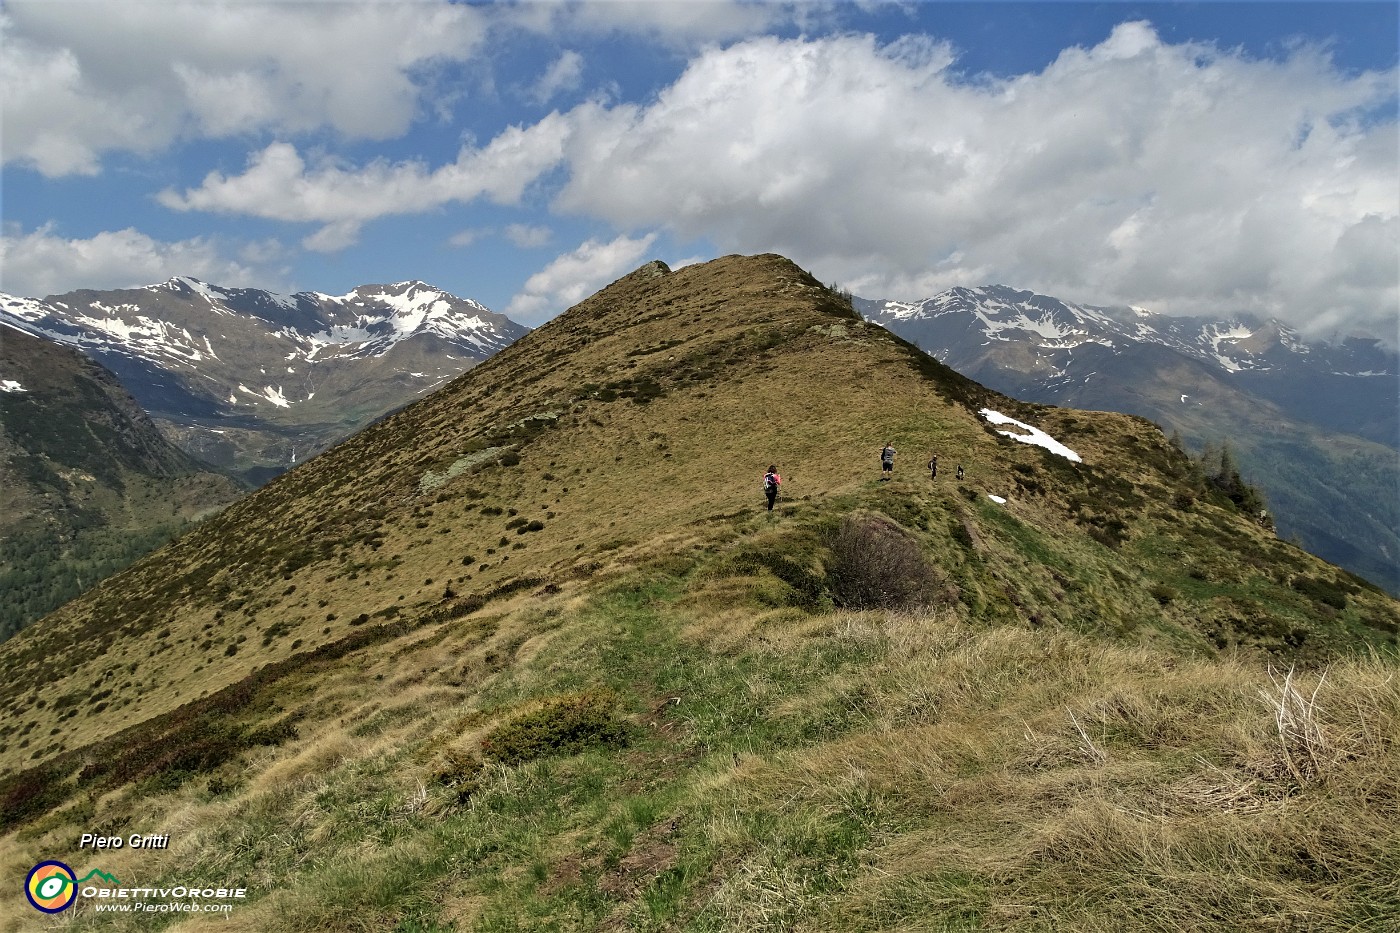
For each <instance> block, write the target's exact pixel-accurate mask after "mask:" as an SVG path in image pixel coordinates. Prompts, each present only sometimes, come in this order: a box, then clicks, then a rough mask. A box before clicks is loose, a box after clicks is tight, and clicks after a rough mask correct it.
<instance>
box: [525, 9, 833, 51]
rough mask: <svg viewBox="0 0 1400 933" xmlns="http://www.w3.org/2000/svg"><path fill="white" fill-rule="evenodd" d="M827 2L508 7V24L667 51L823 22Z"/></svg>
mask: <svg viewBox="0 0 1400 933" xmlns="http://www.w3.org/2000/svg"><path fill="white" fill-rule="evenodd" d="M835 6H836V4H833V3H814V2H805V0H804V2H800V3H773V2H767V0H759V2H753V0H594V2H584V3H577V2H573V0H568V2H536V3H522V4H517V5H513V6H511V7H510V8H509V17H510V20H511V22H512V23H513V24H514V25H516V26H518V27H521V28H524V29H528V30H531V31H535V32H540V33H545V34H549V35H558V34H561V33H562V34H579V35H595V36H596V35H613V34H624V35H630V36H640V37H642V38H645V39H648V40H651V41H653V42H658V43H662V44H664V45H668V46H671V47H673V48H691V47H695V46H697V45H700V44H706V43H714V42H725V41H730V40H733V39H736V38H739V37H742V36H748V35H753V34H754V33H756V32H761V31H763V30H765V29H770V28H773V27H776V26H779V25H782V24H785V23H799V24H803V23H813V22H817V21H826V20H829V19H830V18H831V17H830V16H829V15H828V14H830V13H831V11H832V9H833V8H834V7H835Z"/></svg>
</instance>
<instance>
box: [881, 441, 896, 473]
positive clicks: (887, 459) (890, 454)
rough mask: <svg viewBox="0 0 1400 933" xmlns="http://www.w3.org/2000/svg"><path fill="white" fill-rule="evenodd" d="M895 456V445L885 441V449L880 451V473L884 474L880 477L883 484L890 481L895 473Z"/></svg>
mask: <svg viewBox="0 0 1400 933" xmlns="http://www.w3.org/2000/svg"><path fill="white" fill-rule="evenodd" d="M894 454H895V449H894V444H893V443H892V442H890V441H885V447H884V449H883V450H881V451H880V472H881V474H883V475H881V477H880V480H881V482H883V481H885V480H887V479H889V478H890V476H891V475H892V474H893V473H894Z"/></svg>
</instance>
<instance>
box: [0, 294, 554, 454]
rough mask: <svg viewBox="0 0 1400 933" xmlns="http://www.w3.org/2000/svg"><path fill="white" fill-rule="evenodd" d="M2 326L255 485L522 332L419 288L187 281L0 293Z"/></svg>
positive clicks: (472, 306)
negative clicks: (55, 351) (336, 291)
mask: <svg viewBox="0 0 1400 933" xmlns="http://www.w3.org/2000/svg"><path fill="white" fill-rule="evenodd" d="M0 324H3V325H7V326H8V327H11V328H14V329H17V330H22V331H25V332H27V333H30V334H33V335H35V336H38V337H43V338H46V339H48V340H52V341H55V342H58V343H63V344H67V345H69V346H72V347H75V348H77V349H79V350H82V351H83V352H85V353H87V354H88V355H89V356H92V357H93V358H95V359H98V360H100V361H101V362H102V363H103V364H104V365H106V366H108V367H109V368H111V369H112V370H113V371H114V372H116V373H117V375H118V376H119V377H120V378H121V380H122V382H123V383H124V384H125V385H126V386H127V387H128V388H129V389H130V390H131V392H132V394H133V395H135V396H136V398H137V400H138V401H140V403H141V404H142V406H143V407H144V408H145V409H146V410H147V411H149V412H150V413H151V414H152V416H153V417H154V418H155V419H156V421H157V423H159V424H160V425H161V427H162V428H163V429H164V430H166V431H167V433H169V434H170V435H171V436H172V438H173V439H174V440H175V441H176V442H177V443H179V444H180V445H181V446H182V447H184V448H185V449H186V450H188V451H190V452H191V453H194V454H196V455H197V456H201V457H203V458H205V459H207V460H210V461H211V462H214V463H217V464H220V465H222V466H227V467H232V468H234V469H237V470H240V471H243V472H245V473H248V474H249V475H250V476H251V478H254V479H258V478H262V477H265V476H266V475H269V474H270V473H273V472H276V471H278V470H280V469H283V468H285V467H287V466H290V465H292V464H293V463H295V462H296V461H297V460H298V459H305V458H306V457H307V456H309V455H310V454H312V453H315V452H317V451H319V450H320V449H322V448H324V447H325V446H327V445H328V444H329V443H332V442H333V441H335V440H337V439H339V438H340V437H343V436H345V435H346V434H348V433H349V432H350V431H353V430H355V429H356V428H358V427H360V426H362V425H363V424H366V423H368V422H369V421H372V420H373V419H374V418H376V417H378V416H380V415H382V414H384V413H385V412H387V411H390V410H392V409H394V408H397V407H399V406H401V405H403V404H405V403H406V402H408V401H410V400H412V399H413V398H415V397H417V396H418V395H421V394H423V393H424V392H427V391H429V390H431V389H433V388H436V387H437V386H439V385H441V384H443V383H444V382H446V381H448V380H449V379H452V378H453V377H455V376H457V375H460V374H461V373H462V372H465V371H466V370H467V369H470V368H471V367H472V366H474V365H476V364H477V363H478V362H480V361H481V360H483V359H485V358H486V357H488V356H491V355H492V354H494V353H495V352H496V351H498V350H500V349H501V348H503V347H505V346H507V345H509V344H510V343H511V342H512V341H514V340H516V339H517V338H519V337H520V336H522V335H523V334H525V333H526V332H527V331H528V328H526V327H524V326H522V325H520V324H517V323H515V322H514V321H511V320H510V319H509V318H507V317H505V316H504V315H501V314H496V313H493V312H492V311H489V310H488V309H487V308H486V307H484V306H483V305H481V304H479V303H478V302H475V301H472V300H470V299H464V298H458V297H457V296H455V295H451V294H449V293H447V292H444V291H442V290H440V289H436V288H433V287H431V286H429V285H426V284H424V283H422V282H399V283H396V284H392V285H362V286H360V287H359V288H356V289H354V290H352V291H351V292H349V293H348V294H345V295H327V294H321V293H319V292H300V293H298V294H295V295H278V294H274V293H271V292H266V291H261V290H257V289H246V288H223V287H220V286H216V285H210V284H207V283H204V282H200V281H198V280H196V279H192V278H187V277H177V278H173V279H171V280H170V281H168V282H164V283H161V284H159V285H151V286H147V287H144V288H132V289H118V290H113V291H77V292H71V293H69V294H65V295H56V296H50V297H48V298H44V299H35V298H19V297H13V296H9V295H0Z"/></svg>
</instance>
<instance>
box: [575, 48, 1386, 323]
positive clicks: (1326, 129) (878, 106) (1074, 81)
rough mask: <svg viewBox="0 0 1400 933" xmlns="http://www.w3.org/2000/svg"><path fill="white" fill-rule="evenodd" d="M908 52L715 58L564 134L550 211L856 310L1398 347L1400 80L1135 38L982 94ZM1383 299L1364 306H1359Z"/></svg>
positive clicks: (1318, 60) (981, 83)
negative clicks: (563, 162) (1145, 324)
mask: <svg viewBox="0 0 1400 933" xmlns="http://www.w3.org/2000/svg"><path fill="white" fill-rule="evenodd" d="M954 65H955V61H954V56H953V53H952V51H951V50H950V49H949V48H948V47H946V46H944V45H941V44H939V43H937V42H933V41H930V40H928V39H923V38H917V37H915V38H908V39H904V40H901V41H899V42H897V43H894V44H892V45H888V46H881V45H879V44H878V43H877V42H876V41H875V40H874V39H873V38H871V37H863V36H842V37H835V38H828V39H822V40H813V41H799V40H793V41H783V40H779V39H775V38H763V39H756V40H753V41H749V42H743V43H739V44H735V45H733V46H730V47H728V48H723V49H719V48H715V49H710V50H708V51H706V52H704V53H703V54H701V55H699V56H698V57H696V58H695V59H694V60H693V61H691V62H690V64H689V66H688V67H687V69H686V71H685V73H684V74H683V75H681V77H680V78H679V79H677V80H676V81H675V82H674V83H673V84H672V85H671V86H670V87H668V88H666V89H664V90H663V91H662V92H661V93H660V94H659V95H658V96H657V98H656V99H655V101H654V102H653V103H651V104H649V105H646V106H640V105H635V104H619V105H617V106H613V107H606V106H602V105H600V104H589V105H586V106H583V107H580V108H577V109H575V110H574V111H572V112H571V113H570V114H569V115H568V117H569V119H570V121H571V122H572V123H573V132H572V133H571V135H570V137H569V141H568V143H567V160H568V161H567V165H568V182H567V184H566V185H565V187H564V188H563V190H562V191H561V193H560V194H559V196H558V197H557V199H556V202H555V206H556V208H557V209H560V210H563V211H567V212H572V213H578V214H584V215H588V216H592V217H595V218H602V219H605V220H607V221H610V222H612V223H613V224H615V225H616V226H617V227H618V228H620V229H636V228H639V227H640V228H646V227H657V226H665V227H669V228H670V229H671V230H673V231H675V232H676V233H677V234H679V235H680V237H681V238H683V239H692V238H702V237H703V238H707V239H709V240H710V241H711V242H713V243H714V244H715V245H716V246H717V247H718V248H719V249H720V250H721V251H722V252H729V251H738V252H761V251H769V250H774V251H778V252H783V253H785V254H787V255H790V256H792V257H793V258H795V259H797V260H798V261H799V262H801V263H802V264H804V265H806V266H807V267H809V268H812V269H814V270H816V271H818V272H819V273H820V274H821V275H823V276H824V277H826V278H828V279H833V280H840V281H842V282H843V283H845V284H847V285H849V286H850V287H852V288H853V289H854V290H855V291H856V292H857V293H858V294H866V295H870V296H872V297H875V296H879V297H900V298H919V297H924V296H927V295H928V294H931V293H933V292H934V291H937V290H940V289H942V288H946V287H949V286H951V285H955V284H982V283H987V282H1003V283H1006V284H1011V285H1016V286H1019V287H1025V288H1034V289H1037V290H1040V291H1045V292H1048V293H1050V294H1055V295H1059V296H1061V297H1065V298H1068V299H1072V300H1087V301H1097V302H1123V303H1134V304H1140V305H1147V306H1150V307H1153V308H1155V309H1157V310H1160V311H1164V312H1167V313H1221V312H1230V311H1240V310H1247V311H1255V312H1261V313H1266V314H1272V315H1277V316H1281V317H1284V318H1286V319H1290V320H1292V321H1293V322H1294V323H1297V324H1300V325H1303V326H1304V327H1310V328H1312V329H1317V328H1321V327H1330V326H1334V325H1336V324H1338V323H1339V322H1350V323H1359V324H1370V325H1372V326H1381V327H1385V326H1386V325H1387V322H1390V323H1389V326H1390V329H1393V326H1394V325H1393V319H1394V316H1395V312H1396V308H1397V306H1400V294H1398V293H1397V269H1396V262H1395V256H1396V255H1397V254H1398V253H1400V242H1397V222H1396V218H1397V216H1398V215H1400V186H1397V183H1396V180H1397V175H1398V174H1400V171H1398V170H1397V140H1396V125H1395V122H1394V121H1393V119H1390V120H1388V121H1384V122H1375V120H1374V118H1372V119H1370V120H1369V121H1368V120H1367V119H1363V118H1362V116H1361V115H1362V114H1365V113H1368V112H1369V113H1374V112H1376V110H1377V109H1378V108H1383V107H1385V106H1387V105H1389V106H1392V107H1393V105H1394V103H1393V102H1394V99H1395V88H1396V72H1395V71H1393V70H1392V71H1389V72H1386V73H1379V74H1377V73H1366V74H1359V75H1349V74H1345V73H1343V72H1340V71H1339V70H1337V69H1335V68H1333V67H1332V65H1331V63H1330V61H1329V60H1328V59H1327V57H1326V56H1325V54H1323V53H1321V52H1319V51H1318V50H1316V49H1312V48H1308V47H1301V48H1298V49H1295V50H1294V51H1293V52H1292V53H1291V54H1290V56H1289V57H1288V58H1286V59H1285V60H1282V61H1259V60H1251V59H1249V58H1246V57H1244V56H1242V55H1241V54H1239V53H1237V52H1233V51H1222V50H1220V49H1217V48H1214V47H1212V46H1206V45H1201V44H1183V45H1168V44H1166V43H1164V42H1162V41H1161V39H1160V38H1159V37H1158V36H1157V34H1156V33H1155V32H1154V31H1153V30H1152V28H1151V27H1150V26H1149V25H1148V24H1145V23H1126V24H1123V25H1121V26H1119V27H1118V28H1117V29H1115V30H1114V32H1113V33H1112V35H1111V36H1110V37H1108V38H1107V39H1106V40H1105V41H1104V42H1102V43H1101V44H1099V45H1098V46H1096V47H1093V48H1088V49H1083V48H1072V49H1068V50H1066V51H1065V52H1063V53H1062V54H1061V55H1060V56H1059V58H1058V59H1057V60H1056V61H1055V62H1053V63H1052V64H1051V65H1050V66H1048V67H1047V68H1046V69H1044V70H1043V71H1042V72H1039V73H1035V74H1027V75H1023V76H1019V77H1015V78H1010V79H1005V80H1002V79H991V78H984V77H979V78H977V79H975V80H969V79H968V78H967V77H966V76H963V75H959V74H958V73H956V71H955V70H954V68H953V66H954ZM1364 283H1369V284H1364Z"/></svg>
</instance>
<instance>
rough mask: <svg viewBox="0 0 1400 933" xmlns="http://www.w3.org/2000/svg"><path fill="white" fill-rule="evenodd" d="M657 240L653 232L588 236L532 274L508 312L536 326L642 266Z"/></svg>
mask: <svg viewBox="0 0 1400 933" xmlns="http://www.w3.org/2000/svg"><path fill="white" fill-rule="evenodd" d="M655 240H656V234H654V233H650V234H647V235H646V236H644V237H641V238H640V239H633V238H631V237H627V236H619V237H618V238H617V239H615V240H612V241H611V242H608V243H603V242H600V241H598V240H588V241H587V242H585V243H583V244H582V245H580V246H579V247H578V248H577V249H575V250H573V251H572V252H569V253H564V254H562V255H560V256H558V257H556V258H555V259H554V261H553V262H551V263H550V264H549V265H547V266H545V267H544V268H543V269H541V270H540V271H539V272H536V273H535V274H534V275H532V276H530V278H529V279H528V280H527V281H526V282H525V287H524V288H523V289H522V291H521V292H520V294H518V295H516V296H515V297H514V298H512V299H511V301H510V306H509V307H507V308H506V311H505V313H506V314H508V315H509V316H510V317H511V318H513V319H514V320H517V321H519V322H520V323H522V324H528V325H530V326H531V327H534V326H537V325H539V324H541V323H543V322H544V321H547V320H549V319H550V318H552V317H553V316H554V315H556V314H558V313H559V312H561V311H564V310H566V309H567V308H570V307H572V306H573V305H576V304H578V303H579V302H580V301H582V300H583V299H585V298H587V297H588V296H589V295H591V294H593V293H594V292H596V291H597V290H598V289H600V288H602V287H603V286H604V285H607V284H608V283H610V282H612V281H613V280H615V279H617V278H619V277H621V276H622V275H625V274H626V273H628V272H631V271H632V270H633V269H635V268H636V267H638V266H640V265H641V264H642V262H643V261H644V257H645V256H646V253H647V251H648V250H650V249H651V244H652V243H653V242H655Z"/></svg>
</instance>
